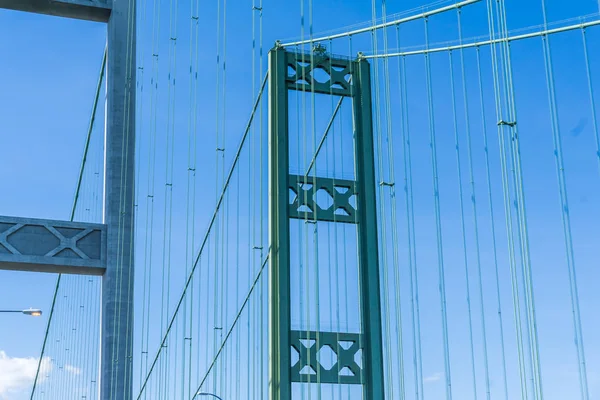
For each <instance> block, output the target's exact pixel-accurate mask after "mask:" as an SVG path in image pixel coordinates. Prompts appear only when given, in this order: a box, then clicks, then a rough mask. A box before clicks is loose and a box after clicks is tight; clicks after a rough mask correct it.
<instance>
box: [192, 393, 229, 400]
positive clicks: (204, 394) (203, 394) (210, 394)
mask: <svg viewBox="0 0 600 400" xmlns="http://www.w3.org/2000/svg"><path fill="white" fill-rule="evenodd" d="M196 395H197V396H212V397H214V398H215V399H219V400H223V399H222V398H220V397H219V396H217V395H216V394H212V393H205V392H198V393H196Z"/></svg>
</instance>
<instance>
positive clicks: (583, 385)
mask: <svg viewBox="0 0 600 400" xmlns="http://www.w3.org/2000/svg"><path fill="white" fill-rule="evenodd" d="M542 12H543V15H544V29H545V30H547V29H548V19H547V14H546V1H545V0H542ZM542 42H543V47H544V61H545V62H544V65H545V70H546V87H547V90H548V102H549V105H550V120H551V122H552V137H553V141H554V156H555V161H556V174H557V177H558V188H559V197H560V203H561V210H562V212H561V215H562V223H563V235H564V240H565V251H566V257H567V269H568V273H569V289H570V295H571V311H572V313H573V330H574V336H575V337H574V341H575V349H576V352H577V363H578V368H579V371H578V372H579V373H578V375H579V391H580V396H581V399H582V400H588V399H589V397H590V395H589V389H588V382H587V367H586V363H585V350H584V344H583V328H582V325H581V313H580V309H579V290H578V288H577V274H576V267H575V254H574V250H573V236H572V231H571V216H570V214H569V212H570V210H569V200H568V195H567V182H566V175H565V164H564V156H563V151H562V138H561V136H560V124H559V117H558V108H557V104H556V89H555V86H554V71H553V65H552V53H551V49H550V40H549V38H548V36H547V35H544V36H542Z"/></svg>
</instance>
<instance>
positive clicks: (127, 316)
mask: <svg viewBox="0 0 600 400" xmlns="http://www.w3.org/2000/svg"><path fill="white" fill-rule="evenodd" d="M135 7H136V1H135V0H113V2H112V11H111V15H110V19H109V20H108V62H107V69H106V73H107V78H106V82H107V87H106V89H107V90H106V93H107V107H106V110H107V111H106V133H105V150H104V151H105V156H104V157H105V181H104V185H105V186H104V223H105V224H106V225H107V258H106V260H107V266H106V272H105V274H104V276H103V277H102V308H101V313H102V322H101V325H102V328H101V329H102V332H101V352H102V354H101V360H102V362H101V372H100V399H101V400H129V399H131V398H132V356H133V347H132V345H133V276H134V270H133V268H134V263H133V256H134V194H135V182H134V176H135V174H134V170H135V83H136V79H135V78H136V75H135V74H136V67H135V65H136V46H135V35H136V9H135Z"/></svg>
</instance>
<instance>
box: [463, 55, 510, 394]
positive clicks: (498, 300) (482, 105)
mask: <svg viewBox="0 0 600 400" xmlns="http://www.w3.org/2000/svg"><path fill="white" fill-rule="evenodd" d="M476 51H477V78H478V86H479V102H480V108H481V124H482V134H483V143H484V144H483V150H484V155H485V171H486V178H487V189H488V202H489V206H490V225H491V233H492V252H493V256H494V272H495V278H496V303H497V307H498V327H499V328H498V329H499V336H500V348H501V362H502V381H503V384H504V398H505V400H508V382H507V378H506V351H505V344H504V323H503V321H502V302H501V297H500V276H499V272H498V249H497V246H496V227H495V218H494V203H493V199H492V179H491V173H490V156H489V148H488V139H487V128H486V126H487V124H486V118H485V103H484V98H483V81H482V77H481V55H480V52H479V47H477V49H476ZM465 98H466V97H465ZM473 203H474V204H475V201H473ZM473 210H474V211H473V213H474V215H475V216H476V215H477V212H476V211H475V205H474V206H473ZM475 224H476V225H475V226H476V227H477V223H475ZM479 288H480V290H483V286H482V283H481V282H480V284H479ZM483 311H484V310H483V301H482V312H483ZM483 321H484V319H483V317H482V322H483ZM483 323H484V326H485V322H483ZM488 378H489V375H488Z"/></svg>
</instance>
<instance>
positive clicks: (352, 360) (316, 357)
mask: <svg viewBox="0 0 600 400" xmlns="http://www.w3.org/2000/svg"><path fill="white" fill-rule="evenodd" d="M290 340H291V343H292V349H294V351H295V352H296V353H297V357H298V359H297V361H296V362H295V363H293V365H292V382H304V383H316V382H319V383H337V384H358V385H360V384H362V383H363V370H362V360H361V355H362V344H363V343H362V341H363V340H364V339H362V335H360V334H358V333H341V332H316V331H308V332H307V331H291V333H290ZM327 363H329V365H328V364H327Z"/></svg>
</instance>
